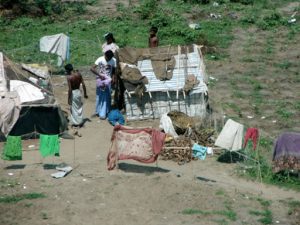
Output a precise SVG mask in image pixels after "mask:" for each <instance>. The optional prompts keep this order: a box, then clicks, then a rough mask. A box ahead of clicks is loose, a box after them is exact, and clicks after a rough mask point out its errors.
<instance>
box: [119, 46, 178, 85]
mask: <svg viewBox="0 0 300 225" xmlns="http://www.w3.org/2000/svg"><path fill="white" fill-rule="evenodd" d="M117 54H118V56H117V57H118V58H119V61H120V62H123V63H128V64H131V65H137V63H138V61H141V60H146V59H148V60H151V65H152V68H153V72H154V74H155V76H156V78H157V79H158V80H162V81H163V80H170V79H172V76H173V70H174V68H175V63H176V61H175V58H174V55H177V54H178V50H177V48H175V47H171V46H166V47H159V48H143V49H139V48H130V47H126V48H122V49H119V50H118V53H117Z"/></svg>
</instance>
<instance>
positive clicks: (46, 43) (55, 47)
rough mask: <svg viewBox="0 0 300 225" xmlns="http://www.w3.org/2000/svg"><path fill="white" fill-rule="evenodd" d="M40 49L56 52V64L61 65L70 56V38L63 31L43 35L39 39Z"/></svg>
mask: <svg viewBox="0 0 300 225" xmlns="http://www.w3.org/2000/svg"><path fill="white" fill-rule="evenodd" d="M40 51H41V52H47V53H53V54H56V55H57V56H58V61H57V65H58V66H62V65H63V63H64V61H66V60H68V59H69V57H70V38H69V37H68V36H67V35H65V34H63V33H60V34H55V35H50V36H44V37H42V38H41V39H40Z"/></svg>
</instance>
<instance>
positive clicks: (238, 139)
mask: <svg viewBox="0 0 300 225" xmlns="http://www.w3.org/2000/svg"><path fill="white" fill-rule="evenodd" d="M243 132H244V125H242V124H240V123H238V122H235V121H233V120H232V119H229V120H227V122H226V123H225V126H224V127H223V129H222V131H221V133H220V134H219V136H218V138H217V140H216V142H215V146H218V147H221V148H224V149H227V150H229V151H238V150H240V149H241V148H242V143H243Z"/></svg>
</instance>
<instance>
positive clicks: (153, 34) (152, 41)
mask: <svg viewBox="0 0 300 225" xmlns="http://www.w3.org/2000/svg"><path fill="white" fill-rule="evenodd" d="M149 32H150V35H149V40H148V47H149V48H155V47H158V37H157V32H158V28H157V27H151V28H150V31H149Z"/></svg>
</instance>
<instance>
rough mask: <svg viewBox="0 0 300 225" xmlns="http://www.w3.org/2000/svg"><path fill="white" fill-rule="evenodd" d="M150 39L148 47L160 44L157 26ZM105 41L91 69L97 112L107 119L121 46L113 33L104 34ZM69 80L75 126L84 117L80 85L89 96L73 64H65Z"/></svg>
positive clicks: (69, 102)
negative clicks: (117, 53) (94, 85)
mask: <svg viewBox="0 0 300 225" xmlns="http://www.w3.org/2000/svg"><path fill="white" fill-rule="evenodd" d="M149 32H150V34H149V39H148V47H149V48H153V47H157V46H158V43H159V42H158V37H157V32H158V29H157V27H151V29H150V31H149ZM104 38H105V43H104V44H103V45H102V53H103V56H101V57H99V58H97V59H96V61H95V63H94V65H92V67H91V71H92V72H93V73H94V74H95V75H96V107H95V114H94V115H93V116H98V117H99V118H100V119H106V118H107V115H108V113H109V112H110V111H111V108H112V107H114V104H111V99H112V97H111V96H112V95H113V93H114V92H115V89H116V82H117V76H116V68H117V61H116V58H115V57H114V55H115V52H116V51H118V49H119V46H118V45H117V44H116V41H115V39H114V36H113V34H112V33H107V34H105V35H104ZM65 70H66V74H67V82H68V88H69V90H68V104H69V105H70V109H71V116H70V119H71V124H72V125H73V126H82V124H83V123H84V119H83V102H82V95H81V91H80V85H82V88H83V96H84V98H88V95H87V91H86V86H85V83H84V80H83V78H82V75H81V74H80V73H79V71H78V70H74V68H73V66H72V64H67V65H66V66H65Z"/></svg>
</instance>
